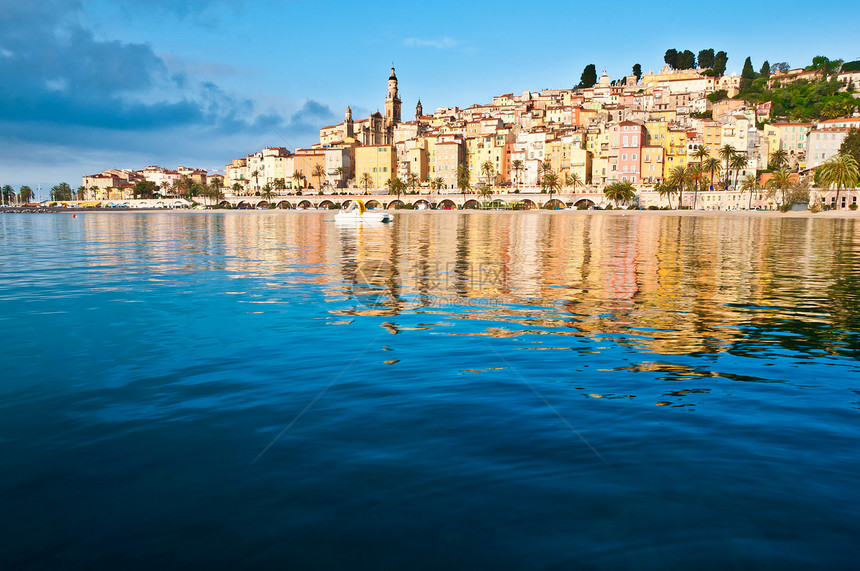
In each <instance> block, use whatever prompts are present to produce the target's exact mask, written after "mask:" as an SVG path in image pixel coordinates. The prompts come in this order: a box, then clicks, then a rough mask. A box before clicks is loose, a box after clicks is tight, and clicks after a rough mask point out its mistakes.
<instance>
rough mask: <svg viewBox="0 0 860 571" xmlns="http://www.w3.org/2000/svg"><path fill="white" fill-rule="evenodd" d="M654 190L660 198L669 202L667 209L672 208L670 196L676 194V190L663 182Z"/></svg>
mask: <svg viewBox="0 0 860 571" xmlns="http://www.w3.org/2000/svg"><path fill="white" fill-rule="evenodd" d="M654 190H656V191H657V194H659V195H660V198H666V199H667V200H668V201H669V208H670V209H671V208H672V196H673V195H675V194H678V189H677V188H676V187H674V186H673V185H671V184H667V183H665V182H661V183H659V184H658V185H657V186H656V187H655V188H654Z"/></svg>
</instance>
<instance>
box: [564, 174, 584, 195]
mask: <svg viewBox="0 0 860 571" xmlns="http://www.w3.org/2000/svg"><path fill="white" fill-rule="evenodd" d="M564 184H565V185H567V186H573V194H576V185H577V184H582V178H581V177H580V176H579V173H576V172H575V173H567V174H566V175H565V177H564Z"/></svg>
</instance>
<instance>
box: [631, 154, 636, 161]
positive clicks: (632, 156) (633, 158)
mask: <svg viewBox="0 0 860 571" xmlns="http://www.w3.org/2000/svg"><path fill="white" fill-rule="evenodd" d="M630 158H631V159H632V160H634V161H635V160H636V153H633V154H632V155H630Z"/></svg>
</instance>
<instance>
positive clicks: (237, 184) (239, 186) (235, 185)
mask: <svg viewBox="0 0 860 571" xmlns="http://www.w3.org/2000/svg"><path fill="white" fill-rule="evenodd" d="M240 192H242V183H240V182H234V183H233V193H234V194H238V193H240Z"/></svg>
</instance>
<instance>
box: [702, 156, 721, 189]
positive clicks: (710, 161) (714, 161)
mask: <svg viewBox="0 0 860 571" xmlns="http://www.w3.org/2000/svg"><path fill="white" fill-rule="evenodd" d="M702 170H703V171H706V172H709V173H711V176H710V179H709V180H710V181H711V186H714V173H716V172H719V171H720V159H718V158H717V157H710V158H707V159H705V160H704V162H702ZM712 190H713V189H712Z"/></svg>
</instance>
